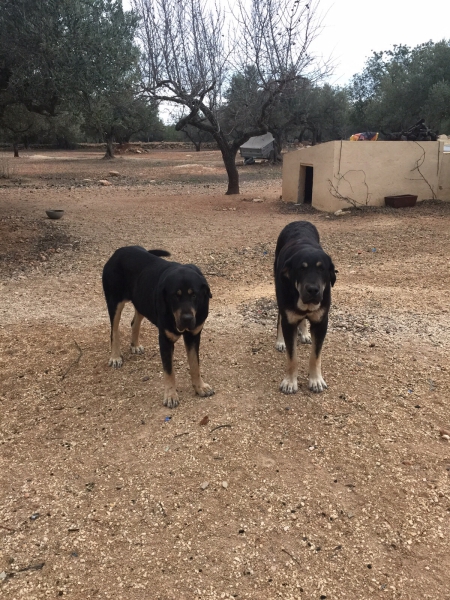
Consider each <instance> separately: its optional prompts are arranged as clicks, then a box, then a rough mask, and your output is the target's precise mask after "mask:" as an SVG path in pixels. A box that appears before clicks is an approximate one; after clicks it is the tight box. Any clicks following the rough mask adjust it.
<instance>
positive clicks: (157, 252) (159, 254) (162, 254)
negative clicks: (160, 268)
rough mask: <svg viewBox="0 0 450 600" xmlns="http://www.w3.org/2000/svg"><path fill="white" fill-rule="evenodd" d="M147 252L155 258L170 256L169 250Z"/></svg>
mask: <svg viewBox="0 0 450 600" xmlns="http://www.w3.org/2000/svg"><path fill="white" fill-rule="evenodd" d="M147 252H148V253H149V254H154V255H155V256H170V252H167V250H147Z"/></svg>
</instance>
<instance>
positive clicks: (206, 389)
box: [186, 346, 214, 398]
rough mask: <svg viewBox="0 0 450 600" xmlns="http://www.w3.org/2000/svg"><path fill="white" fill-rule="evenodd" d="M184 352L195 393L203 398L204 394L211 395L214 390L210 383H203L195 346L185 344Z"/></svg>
mask: <svg viewBox="0 0 450 600" xmlns="http://www.w3.org/2000/svg"><path fill="white" fill-rule="evenodd" d="M186 354H187V359H188V363H189V371H190V373H191V380H192V385H193V386H194V390H195V393H196V394H198V395H199V396H202V397H203V398H205V397H206V396H212V395H213V394H214V390H213V389H212V387H211V386H210V385H208V384H207V383H205V382H204V381H203V379H202V376H201V375H200V365H199V362H198V356H197V351H196V349H195V347H191V348H188V347H187V346H186Z"/></svg>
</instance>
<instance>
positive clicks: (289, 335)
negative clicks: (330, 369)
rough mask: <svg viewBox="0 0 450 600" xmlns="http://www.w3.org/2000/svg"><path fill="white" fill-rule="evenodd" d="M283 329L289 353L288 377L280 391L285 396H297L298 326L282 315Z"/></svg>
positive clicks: (281, 384) (282, 383) (281, 385)
mask: <svg viewBox="0 0 450 600" xmlns="http://www.w3.org/2000/svg"><path fill="white" fill-rule="evenodd" d="M281 327H282V330H283V337H284V341H285V343H286V351H287V373H286V377H285V378H284V379H283V381H282V382H281V383H280V390H281V391H282V392H283V393H284V394H295V393H296V392H297V390H298V383H297V377H298V366H297V329H298V327H297V324H295V325H293V324H291V323H289V322H288V320H287V318H286V317H285V316H284V315H282V317H281Z"/></svg>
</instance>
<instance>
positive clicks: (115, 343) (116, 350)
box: [108, 302, 126, 369]
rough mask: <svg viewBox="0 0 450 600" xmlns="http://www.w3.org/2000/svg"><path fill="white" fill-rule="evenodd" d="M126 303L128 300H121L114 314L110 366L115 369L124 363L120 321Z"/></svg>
mask: <svg viewBox="0 0 450 600" xmlns="http://www.w3.org/2000/svg"><path fill="white" fill-rule="evenodd" d="M125 304H126V302H119V304H118V305H117V308H116V314H115V315H114V319H113V323H112V327H111V357H110V359H109V363H108V364H109V366H110V367H114V368H115V369H118V368H119V367H121V366H122V365H123V359H122V357H121V355H120V334H119V323H120V317H121V315H122V311H123V307H124V306H125Z"/></svg>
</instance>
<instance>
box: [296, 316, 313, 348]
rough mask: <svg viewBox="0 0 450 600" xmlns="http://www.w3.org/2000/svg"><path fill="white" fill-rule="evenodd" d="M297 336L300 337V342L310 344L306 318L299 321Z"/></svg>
mask: <svg viewBox="0 0 450 600" xmlns="http://www.w3.org/2000/svg"><path fill="white" fill-rule="evenodd" d="M299 337H300V342H301V343H302V344H310V343H311V336H310V335H309V331H308V323H307V319H303V321H300V325H299Z"/></svg>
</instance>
